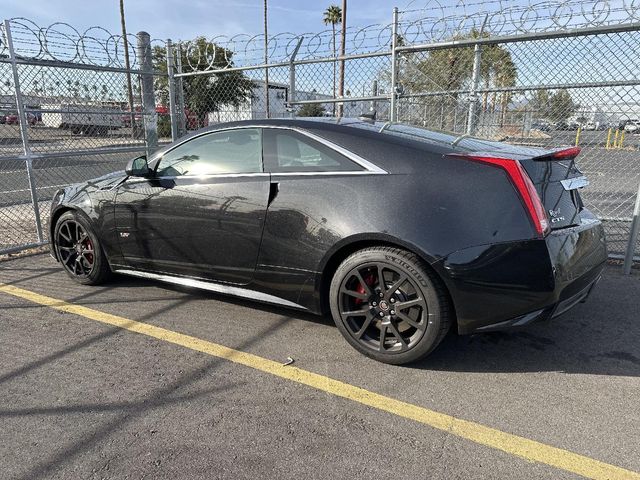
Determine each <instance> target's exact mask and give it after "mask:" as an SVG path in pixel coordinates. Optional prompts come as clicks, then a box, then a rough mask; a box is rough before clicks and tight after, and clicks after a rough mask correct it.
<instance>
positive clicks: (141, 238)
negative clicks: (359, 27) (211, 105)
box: [50, 119, 607, 364]
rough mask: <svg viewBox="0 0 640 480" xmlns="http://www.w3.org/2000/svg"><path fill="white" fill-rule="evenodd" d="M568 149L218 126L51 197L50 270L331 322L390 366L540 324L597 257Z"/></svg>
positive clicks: (305, 125)
mask: <svg viewBox="0 0 640 480" xmlns="http://www.w3.org/2000/svg"><path fill="white" fill-rule="evenodd" d="M579 152H580V150H579V149H578V148H564V149H555V150H542V149H538V148H528V147H519V146H513V145H509V144H505V143H499V142H492V141H487V140H481V139H478V138H473V137H470V136H466V135H461V136H457V135H455V134H449V133H443V132H435V131H429V130H425V129H421V128H416V127H411V126H407V125H401V124H389V123H386V124H383V123H380V122H372V121H369V120H366V119H342V120H340V121H336V120H317V119H316V120H313V119H291V120H265V121H243V122H235V123H227V124H219V125H216V126H214V127H210V128H207V129H204V130H200V131H198V132H196V133H194V134H192V135H190V136H188V137H184V138H182V139H180V140H178V141H177V142H174V143H173V144H171V145H169V146H168V147H166V148H164V149H162V150H160V151H158V152H156V153H155V154H153V155H152V156H151V157H150V158H146V157H139V158H135V159H133V160H131V161H130V162H129V165H128V166H127V168H126V170H125V171H124V172H116V173H113V174H110V175H106V176H104V177H101V178H97V179H95V180H91V181H88V182H86V183H82V184H77V185H72V186H70V187H67V188H65V189H62V190H59V191H58V192H57V193H56V194H55V197H54V199H53V204H52V209H51V217H50V238H51V239H52V242H51V249H52V254H53V256H54V257H55V258H56V259H57V260H58V261H59V262H60V263H61V264H62V266H63V267H64V269H65V270H66V272H67V273H68V274H69V275H70V276H71V277H72V278H73V279H74V280H76V281H78V282H80V283H84V284H98V283H100V282H103V281H105V280H106V279H107V277H108V276H109V275H110V274H111V273H112V272H116V273H121V274H128V275H134V276H137V277H143V278H149V279H156V280H159V281H164V282H170V283H174V284H180V285H186V286H192V287H198V288H204V289H208V290H211V291H214V292H221V293H225V294H231V295H237V296H244V297H246V298H250V299H254V300H257V301H264V302H270V303H276V304H280V305H284V306H288V307H295V308H300V309H305V310H308V311H311V312H315V313H319V314H322V313H329V312H330V314H331V315H332V317H333V319H334V320H335V323H336V325H337V326H338V328H339V329H340V331H341V332H342V334H343V335H344V337H345V338H346V340H347V341H348V342H349V343H350V344H351V345H352V346H353V347H355V348H356V349H357V350H359V351H360V352H362V353H363V354H365V355H368V356H370V357H372V358H374V359H376V360H379V361H382V362H387V363H393V364H402V363H407V362H411V361H414V360H416V359H418V358H421V357H423V356H425V355H427V354H428V353H430V352H431V351H432V350H433V349H434V348H436V346H437V345H438V343H439V342H440V341H441V340H442V338H443V337H444V335H445V334H446V333H447V331H448V330H449V329H450V328H452V327H453V328H455V329H456V330H457V331H458V332H459V333H461V334H470V333H474V332H486V331H491V330H499V329H509V328H515V327H521V326H524V325H526V324H529V323H532V322H537V321H541V320H547V319H550V318H552V317H556V316H558V315H560V314H561V313H563V312H565V311H566V310H568V309H569V308H571V307H572V306H574V305H575V304H576V303H578V302H581V301H583V300H585V298H586V297H587V296H588V295H589V293H590V291H591V290H592V288H593V287H594V285H595V284H596V282H597V281H598V280H599V278H600V275H601V272H602V269H603V266H604V263H605V260H606V258H607V253H606V246H605V239H604V233H603V228H602V225H601V223H600V221H599V220H598V219H597V218H595V217H594V215H593V214H592V213H591V212H589V210H587V209H586V208H585V207H584V205H583V203H582V200H581V199H580V193H579V191H580V189H581V188H582V187H584V186H586V185H587V183H588V182H587V180H586V178H585V177H584V176H583V175H582V174H581V173H580V171H579V170H578V169H577V168H576V166H575V164H574V158H575V157H576V156H577V155H578V154H579Z"/></svg>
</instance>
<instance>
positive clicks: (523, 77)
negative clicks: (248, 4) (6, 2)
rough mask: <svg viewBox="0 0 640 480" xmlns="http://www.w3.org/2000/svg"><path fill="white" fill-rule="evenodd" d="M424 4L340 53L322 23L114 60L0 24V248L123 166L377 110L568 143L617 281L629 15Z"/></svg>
mask: <svg viewBox="0 0 640 480" xmlns="http://www.w3.org/2000/svg"><path fill="white" fill-rule="evenodd" d="M419 3H420V2H418V1H416V0H414V1H412V2H410V4H409V6H408V7H406V8H404V9H403V10H402V11H398V10H397V9H396V10H394V12H393V14H392V12H389V20H390V22H389V23H388V24H382V25H369V26H366V27H363V28H353V27H350V28H348V29H347V32H346V37H345V41H344V52H345V53H344V54H341V53H340V52H341V44H342V39H341V37H340V33H339V32H338V31H337V30H338V29H333V28H331V29H326V30H324V31H322V32H317V33H309V34H302V35H298V34H289V33H283V34H279V35H276V36H273V37H270V38H269V39H268V42H267V49H266V52H265V48H264V45H265V41H264V37H263V36H262V35H255V36H250V35H245V34H241V35H236V36H233V37H214V38H205V37H196V38H193V39H190V40H185V41H180V42H171V41H169V40H168V41H166V42H158V41H154V42H152V41H149V40H148V37H147V38H146V39H145V37H144V35H142V36H140V35H138V37H133V36H132V37H131V38H129V39H128V44H129V47H128V50H125V47H124V43H125V42H124V39H123V38H122V37H121V36H118V35H112V34H109V32H107V31H106V30H104V29H101V28H97V27H94V28H92V29H89V30H87V31H85V32H83V33H80V32H78V31H76V30H75V29H73V28H72V27H70V26H68V25H64V24H54V25H51V26H49V27H46V28H39V27H37V26H35V25H34V24H32V23H31V22H29V21H26V20H12V21H10V22H5V24H4V30H3V35H2V36H1V38H2V39H3V40H2V44H1V45H0V47H1V49H2V50H1V51H0V69H1V70H0V72H1V73H2V74H3V76H4V78H7V79H8V80H7V81H4V82H3V83H2V84H0V98H1V99H2V108H3V111H2V112H0V119H1V118H3V117H2V113H4V112H6V113H7V116H6V118H7V119H10V121H7V122H5V124H4V125H0V170H2V176H1V177H0V226H1V227H2V228H1V230H0V231H2V232H3V233H2V234H1V235H0V252H2V251H5V252H6V251H8V250H11V249H17V248H24V247H25V246H28V245H30V244H38V243H43V242H46V236H47V232H46V231H41V227H38V225H43V224H44V222H45V220H46V216H47V206H48V205H47V202H48V199H49V198H51V196H52V194H53V192H54V191H55V190H56V189H57V188H59V186H62V185H65V184H69V183H72V182H76V181H81V180H86V179H89V178H92V177H95V176H97V175H100V174H103V173H107V172H109V171H113V170H116V169H121V168H122V167H123V166H124V164H125V162H126V160H127V159H128V158H131V157H132V156H133V155H135V154H136V153H137V152H144V151H147V152H150V151H153V150H154V149H155V148H156V147H157V144H158V142H160V143H162V142H168V141H170V140H172V139H173V140H175V139H177V138H179V137H181V136H182V135H185V134H186V133H188V132H189V131H192V130H196V129H199V128H202V127H205V126H207V125H212V124H216V123H220V122H227V121H235V120H248V119H254V120H255V119H262V118H289V117H296V116H305V117H314V116H316V117H341V116H344V117H357V116H362V115H373V116H375V119H376V120H379V121H397V122H403V123H409V124H412V125H418V126H422V127H426V128H430V129H438V130H449V131H453V132H456V133H458V134H460V135H475V136H480V137H483V138H489V139H494V140H503V141H508V142H512V143H518V144H523V145H532V146H540V147H545V148H556V147H561V146H569V145H571V146H573V145H578V146H580V147H581V148H582V153H581V155H580V156H579V157H578V160H577V162H578V166H579V168H580V169H581V170H582V171H583V172H584V173H585V174H586V175H587V177H588V178H589V180H590V185H589V186H588V187H587V188H586V189H585V191H584V193H583V198H584V201H585V203H586V205H587V206H588V208H590V209H591V210H592V211H594V213H596V214H597V215H598V216H599V217H600V218H602V219H603V221H604V222H605V226H606V231H607V237H608V242H609V249H610V252H611V255H612V256H613V257H619V258H626V264H625V268H626V269H627V270H628V269H629V268H630V266H631V259H632V258H633V256H634V255H635V256H636V259H637V257H638V256H639V255H640V244H639V243H638V234H637V229H638V227H640V225H639V224H640V222H639V221H638V213H639V212H638V210H639V209H640V205H637V204H636V200H637V197H638V186H639V184H640V164H639V163H640V155H639V152H638V148H639V146H640V141H639V140H640V57H638V55H637V51H638V47H640V23H639V20H640V5H638V6H636V5H635V2H626V1H613V0H611V1H602V0H580V1H578V0H565V1H563V2H558V3H552V2H545V1H536V0H528V1H527V0H489V1H486V2H471V1H469V2H462V1H461V2H456V3H455V5H443V4H441V3H438V2H434V1H429V2H423V3H426V5H424V4H423V5H420V4H419ZM8 33H9V34H10V35H7V34H8ZM8 37H13V38H14V40H13V43H14V46H13V47H12V48H13V51H11V50H12V48H10V42H9V41H8V40H9V38H8ZM125 51H126V52H127V53H128V54H129V57H130V59H131V64H130V66H129V68H126V64H125V62H124V61H125V57H126V55H124V53H125ZM16 75H17V79H16V80H15V81H14V80H12V79H13V78H14V77H15V76H16ZM151 79H153V82H152V83H151ZM129 80H130V82H131V88H130V89H129V87H128V82H129ZM129 91H131V94H129ZM17 99H21V100H22V102H21V103H23V105H22V106H21V105H20V104H19V103H20V102H17ZM18 111H20V112H22V114H21V115H17V117H18V121H16V120H15V117H16V115H10V114H12V113H16V112H18ZM21 118H22V119H24V122H21V121H20V120H19V119H21ZM80 118H83V119H84V118H86V119H87V120H83V121H80V120H79V119H80ZM89 118H90V119H91V120H89ZM23 123H24V125H23ZM38 215H39V216H40V219H38V218H37V217H38ZM634 227H635V232H634Z"/></svg>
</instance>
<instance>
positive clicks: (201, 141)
mask: <svg viewBox="0 0 640 480" xmlns="http://www.w3.org/2000/svg"><path fill="white" fill-rule="evenodd" d="M156 172H157V175H158V176H160V177H175V176H181V175H211V174H216V173H259V172H262V144H261V141H260V130H259V129H257V128H244V129H237V130H224V131H221V132H214V133H208V134H206V135H202V136H200V137H196V138H194V139H193V140H189V141H187V142H185V143H183V144H182V145H180V146H178V147H176V148H174V149H173V150H170V151H168V152H167V153H166V154H164V156H163V157H162V159H161V160H160V163H159V165H158V168H157V170H156Z"/></svg>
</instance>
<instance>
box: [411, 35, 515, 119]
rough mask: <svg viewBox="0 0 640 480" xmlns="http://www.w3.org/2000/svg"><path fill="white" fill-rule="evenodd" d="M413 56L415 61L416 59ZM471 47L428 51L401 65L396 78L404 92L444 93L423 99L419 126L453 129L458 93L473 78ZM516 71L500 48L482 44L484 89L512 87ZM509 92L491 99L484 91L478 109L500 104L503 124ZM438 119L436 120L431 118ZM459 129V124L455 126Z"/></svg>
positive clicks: (468, 37) (481, 66)
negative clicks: (423, 55)
mask: <svg viewBox="0 0 640 480" xmlns="http://www.w3.org/2000/svg"><path fill="white" fill-rule="evenodd" d="M488 36H489V33H488V32H484V33H482V34H481V33H480V32H479V31H478V30H475V29H474V30H472V31H470V32H469V33H467V34H460V35H456V36H455V37H453V38H452V39H451V40H468V39H470V38H474V39H475V38H481V37H482V38H486V37H488ZM416 57H417V59H416ZM473 64H474V51H473V47H458V48H444V49H438V50H432V51H430V52H429V53H428V55H427V56H426V57H421V56H417V55H413V56H410V57H409V58H408V59H407V60H405V61H404V62H402V63H401V66H400V74H399V78H400V79H401V82H402V84H403V87H404V89H405V91H407V92H410V93H423V92H445V93H443V94H442V95H435V96H433V97H425V98H424V99H422V100H420V107H421V108H419V109H417V111H420V115H421V117H422V118H420V120H421V121H420V123H422V124H423V125H432V126H438V127H439V128H442V129H453V128H454V127H455V126H456V124H462V123H464V122H461V121H460V120H459V118H458V119H457V120H456V114H457V113H460V112H456V110H457V109H458V107H459V106H460V101H459V93H458V91H460V90H466V89H469V88H470V87H471V79H472V76H473ZM517 77H518V72H517V68H516V66H515V64H514V62H513V60H512V58H511V54H510V52H509V51H508V50H507V49H506V48H504V47H502V46H500V45H484V46H483V47H482V50H481V63H480V80H481V85H483V87H484V88H485V89H489V88H491V87H495V88H507V87H513V86H515V84H516V80H517ZM510 100H511V93H509V92H501V93H499V94H498V93H494V94H493V96H492V98H490V95H489V94H488V93H487V92H485V93H483V95H482V109H483V110H484V111H496V110H497V108H498V103H499V104H500V111H501V123H504V117H505V116H506V112H507V108H508V105H509V102H510ZM436 118H437V119H438V120H437V121H436V120H435V119H436ZM458 126H459V125H458Z"/></svg>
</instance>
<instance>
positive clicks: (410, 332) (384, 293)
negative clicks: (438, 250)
mask: <svg viewBox="0 0 640 480" xmlns="http://www.w3.org/2000/svg"><path fill="white" fill-rule="evenodd" d="M329 295H330V305H331V314H332V316H333V319H334V321H335V323H336V325H337V326H338V329H339V330H340V332H341V333H342V335H343V336H344V337H345V339H346V340H347V341H348V342H349V343H350V344H351V345H352V346H353V347H355V348H356V350H358V351H360V352H361V353H363V354H364V355H367V356H369V357H371V358H373V359H375V360H378V361H380V362H384V363H390V364H395V365H400V364H404V363H409V362H413V361H416V360H418V359H420V358H422V357H424V356H426V355H428V354H429V353H431V352H432V351H433V349H435V348H436V347H437V346H438V344H439V343H440V342H441V341H442V339H443V338H444V336H445V334H446V333H447V331H448V330H449V327H450V326H451V317H452V314H451V312H450V307H449V300H448V296H447V293H446V290H445V287H444V285H442V283H441V281H440V279H439V278H436V277H435V275H434V274H433V273H432V272H431V271H430V270H429V269H428V267H427V266H426V265H425V264H424V263H423V262H422V261H421V260H420V259H419V258H418V257H417V256H416V255H414V254H412V253H410V252H407V251H405V250H400V249H397V248H391V247H372V248H366V249H363V250H360V251H358V252H356V253H354V254H352V255H350V256H349V257H348V258H347V259H346V260H344V261H343V262H342V263H341V264H340V266H339V267H338V269H337V270H336V272H335V274H334V276H333V279H332V281H331V287H330V292H329Z"/></svg>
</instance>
